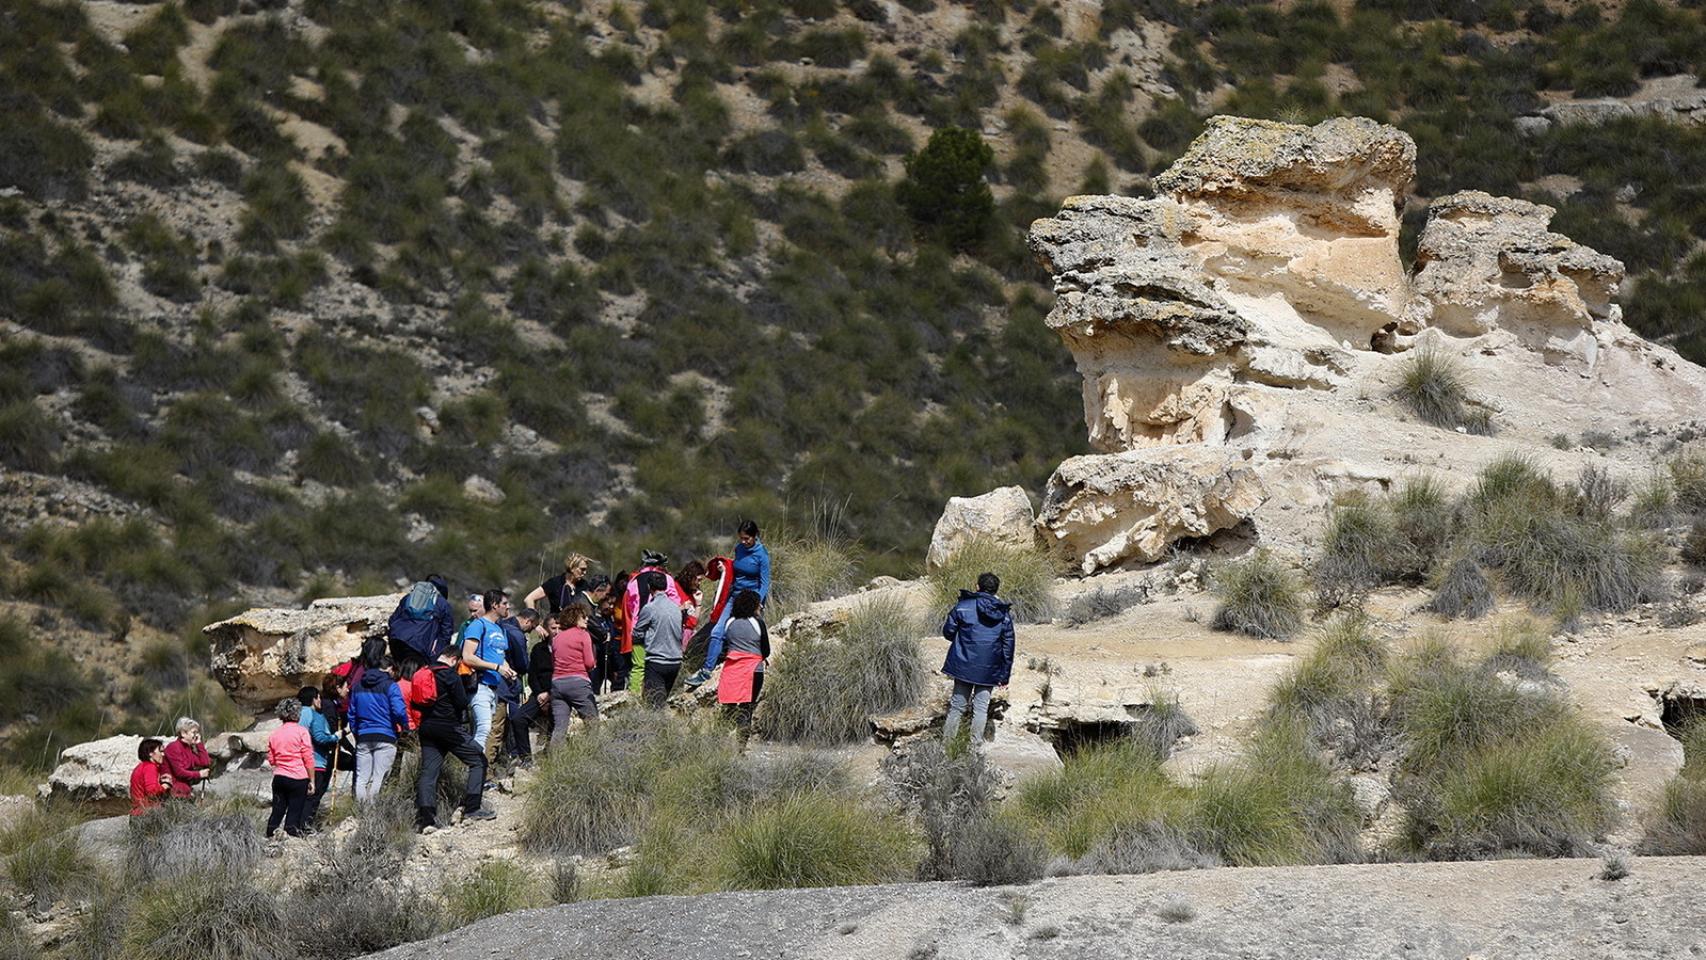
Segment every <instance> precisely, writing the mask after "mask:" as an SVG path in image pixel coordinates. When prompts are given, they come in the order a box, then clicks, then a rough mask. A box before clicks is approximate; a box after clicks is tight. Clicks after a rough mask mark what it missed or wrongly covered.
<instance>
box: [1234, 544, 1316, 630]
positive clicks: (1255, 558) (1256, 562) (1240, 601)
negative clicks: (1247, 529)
mask: <svg viewBox="0 0 1706 960" xmlns="http://www.w3.org/2000/svg"><path fill="white" fill-rule="evenodd" d="M1212 584H1213V588H1214V593H1215V596H1216V597H1217V598H1218V599H1219V601H1220V603H1219V605H1218V606H1216V607H1215V610H1214V621H1213V623H1214V629H1216V630H1230V631H1234V632H1237V633H1244V634H1248V635H1250V636H1252V637H1260V638H1262V639H1264V640H1289V639H1290V638H1291V637H1292V635H1294V634H1296V633H1297V631H1298V630H1299V629H1301V628H1302V626H1303V586H1302V585H1301V584H1300V583H1298V580H1297V576H1296V574H1294V573H1292V571H1291V570H1290V569H1289V568H1287V567H1286V566H1285V565H1283V564H1282V563H1280V561H1278V560H1276V559H1274V557H1273V556H1272V555H1271V554H1269V553H1268V552H1267V551H1266V550H1258V551H1256V553H1255V554H1253V555H1252V556H1251V557H1249V558H1248V559H1246V560H1242V561H1238V562H1236V563H1228V564H1225V565H1223V566H1221V567H1220V568H1219V569H1217V570H1216V571H1215V572H1214V576H1213V580H1212Z"/></svg>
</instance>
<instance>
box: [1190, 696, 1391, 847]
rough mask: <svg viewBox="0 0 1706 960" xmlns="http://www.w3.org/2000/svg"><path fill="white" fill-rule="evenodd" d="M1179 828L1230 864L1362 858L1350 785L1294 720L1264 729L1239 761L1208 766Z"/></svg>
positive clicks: (1357, 813) (1359, 824)
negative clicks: (1320, 756)
mask: <svg viewBox="0 0 1706 960" xmlns="http://www.w3.org/2000/svg"><path fill="white" fill-rule="evenodd" d="M1181 826H1182V831H1183V833H1184V835H1185V836H1186V837H1188V838H1189V839H1190V842H1191V844H1192V845H1193V846H1194V847H1196V848H1197V849H1198V850H1201V851H1204V852H1207V853H1209V854H1212V855H1214V856H1216V857H1218V858H1220V859H1221V860H1222V861H1224V862H1226V863H1229V864H1233V865H1235V866H1263V865H1281V864H1297V863H1350V862H1355V861H1356V860H1358V859H1360V852H1359V849H1358V846H1357V835H1358V833H1359V832H1360V830H1361V828H1362V813H1361V811H1360V810H1359V809H1358V808H1357V805H1356V801H1355V800H1354V799H1353V798H1352V795H1351V790H1350V786H1349V784H1347V783H1345V782H1344V781H1343V780H1342V779H1340V778H1338V777H1336V776H1335V775H1334V773H1333V771H1332V769H1331V768H1330V767H1328V766H1327V764H1325V763H1324V762H1322V761H1321V759H1320V758H1319V757H1318V756H1317V755H1316V753H1315V750H1314V747H1313V746H1312V744H1311V743H1310V742H1309V739H1308V738H1307V737H1306V735H1305V734H1304V731H1303V728H1302V726H1301V725H1298V724H1287V723H1276V724H1273V725H1272V726H1269V727H1267V728H1265V729H1263V730H1262V731H1261V732H1260V733H1259V734H1257V736H1256V738H1255V740H1254V742H1252V743H1251V744H1250V746H1249V747H1248V749H1247V752H1246V753H1245V756H1244V757H1243V758H1242V760H1240V761H1239V762H1238V763H1236V764H1232V765H1228V766H1222V767H1216V768H1213V769H1211V770H1209V771H1208V773H1207V774H1205V775H1204V776H1203V778H1202V780H1201V781H1200V782H1198V783H1197V784H1196V786H1195V787H1194V788H1193V790H1192V795H1191V801H1190V803H1189V805H1188V807H1187V812H1186V813H1185V816H1184V821H1183V824H1182V825H1181Z"/></svg>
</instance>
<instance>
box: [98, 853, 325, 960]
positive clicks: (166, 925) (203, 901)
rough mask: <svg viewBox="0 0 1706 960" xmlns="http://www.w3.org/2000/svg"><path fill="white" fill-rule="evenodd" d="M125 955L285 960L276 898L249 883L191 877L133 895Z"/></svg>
mask: <svg viewBox="0 0 1706 960" xmlns="http://www.w3.org/2000/svg"><path fill="white" fill-rule="evenodd" d="M133 897H134V899H133V902H132V903H131V905H130V911H129V913H130V916H129V918H128V922H127V923H126V924H125V932H124V955H125V956H126V957H130V958H135V960H176V958H180V957H207V958H209V960H289V958H290V957H292V956H294V952H293V950H292V947H291V944H290V943H289V942H288V941H287V940H286V939H285V938H283V937H281V936H279V931H280V929H281V926H282V924H281V916H280V913H279V907H278V902H277V897H276V895H275V894H274V892H273V891H271V890H262V889H260V888H259V887H257V886H256V885H255V882H254V880H253V879H252V878H250V877H219V876H214V875H207V874H202V875H196V876H191V877H186V878H184V879H182V880H171V881H165V882H162V883H157V884H150V885H149V886H146V887H143V888H140V889H138V890H136V891H135V892H134V894H133Z"/></svg>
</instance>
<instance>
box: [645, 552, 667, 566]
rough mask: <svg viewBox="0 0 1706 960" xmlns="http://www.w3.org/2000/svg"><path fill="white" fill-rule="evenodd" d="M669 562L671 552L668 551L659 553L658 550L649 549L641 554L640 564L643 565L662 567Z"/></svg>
mask: <svg viewBox="0 0 1706 960" xmlns="http://www.w3.org/2000/svg"><path fill="white" fill-rule="evenodd" d="M668 562H669V554H667V553H659V552H658V551H656V550H647V551H645V552H644V553H642V554H640V566H642V567H662V566H663V565H664V564H666V563H668Z"/></svg>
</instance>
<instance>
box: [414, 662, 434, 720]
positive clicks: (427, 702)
mask: <svg viewBox="0 0 1706 960" xmlns="http://www.w3.org/2000/svg"><path fill="white" fill-rule="evenodd" d="M437 699H438V677H436V676H434V675H433V672H432V668H431V667H422V668H420V669H419V670H416V671H415V675H414V676H412V677H410V678H409V706H411V707H414V708H415V709H416V710H417V711H425V710H426V708H428V707H430V706H432V704H433V701H435V700H437Z"/></svg>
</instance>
